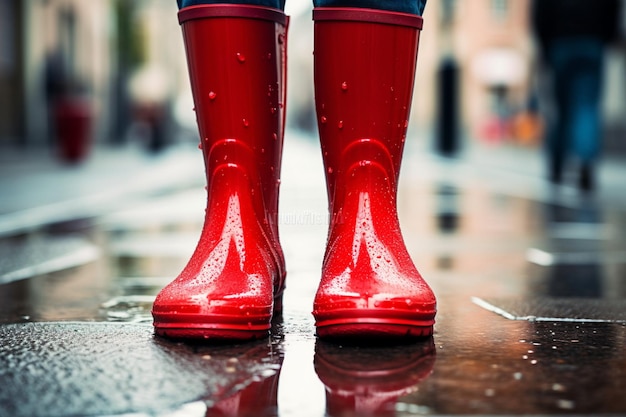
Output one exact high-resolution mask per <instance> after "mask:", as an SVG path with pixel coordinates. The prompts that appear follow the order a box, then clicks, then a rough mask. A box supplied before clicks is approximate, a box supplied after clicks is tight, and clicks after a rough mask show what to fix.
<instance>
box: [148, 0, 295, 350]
mask: <svg viewBox="0 0 626 417" xmlns="http://www.w3.org/2000/svg"><path fill="white" fill-rule="evenodd" d="M179 19H180V21H181V24H182V28H183V35H184V40H185V46H186V52H187V61H188V67H189V73H190V78H191V88H192V92H193V97H194V103H195V110H196V115H197V120H198V127H199V131H200V138H201V143H200V148H201V149H202V152H203V155H204V162H205V168H206V177H207V183H208V200H207V210H206V217H205V222H204V227H203V230H202V234H201V236H200V241H199V242H198V245H197V247H196V250H195V252H194V253H193V255H192V257H191V259H190V260H189V262H188V264H187V266H186V267H185V268H184V269H183V271H182V272H181V273H180V275H179V276H178V277H177V278H176V279H175V280H174V281H173V282H172V283H170V284H169V285H168V286H166V287H165V288H164V289H163V290H162V291H161V292H160V293H159V294H158V296H157V298H156V300H155V302H154V305H153V309H152V314H153V317H154V326H155V330H156V333H157V334H159V335H162V336H168V337H173V338H179V337H180V338H205V339H233V340H245V339H254V338H260V337H264V336H267V335H268V334H269V329H270V321H271V318H272V316H273V315H274V314H277V313H279V312H280V311H281V309H282V293H283V288H284V280H285V266H284V260H283V255H282V249H281V246H280V243H279V240H278V228H277V206H278V202H277V201H278V189H279V184H280V179H279V178H280V162H281V153H282V138H283V123H284V116H283V112H284V100H285V95H284V80H283V75H284V74H283V65H284V62H285V51H286V49H285V48H286V44H285V36H286V23H287V19H286V17H285V15H284V14H283V13H282V12H281V11H279V10H275V9H268V8H263V7H258V6H243V5H200V6H191V7H188V8H184V9H182V10H181V11H180V12H179Z"/></svg>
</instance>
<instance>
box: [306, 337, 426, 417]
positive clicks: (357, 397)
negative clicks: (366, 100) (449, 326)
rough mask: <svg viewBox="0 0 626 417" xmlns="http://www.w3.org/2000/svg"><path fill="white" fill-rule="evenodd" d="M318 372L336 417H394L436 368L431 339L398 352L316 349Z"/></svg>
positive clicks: (320, 344)
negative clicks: (403, 401) (401, 403)
mask: <svg viewBox="0 0 626 417" xmlns="http://www.w3.org/2000/svg"><path fill="white" fill-rule="evenodd" d="M314 364H315V372H316V373H317V375H318V377H319V378H320V380H321V381H322V382H323V383H324V386H325V387H326V412H327V414H328V415H332V416H362V415H376V416H387V415H388V416H395V415H396V407H395V405H396V402H397V400H398V399H399V398H400V397H402V396H404V395H407V394H410V393H411V392H413V391H414V390H415V388H416V387H417V385H418V384H419V383H420V382H422V381H423V380H424V379H425V378H427V377H428V376H429V375H430V374H431V373H432V371H433V367H434V365H435V345H434V341H433V339H432V337H431V338H428V339H426V340H424V341H421V342H420V343H417V344H414V345H402V346H394V347H367V348H363V347H355V346H339V345H335V344H332V343H328V342H324V341H321V340H320V341H318V342H317V343H316V344H315V358H314Z"/></svg>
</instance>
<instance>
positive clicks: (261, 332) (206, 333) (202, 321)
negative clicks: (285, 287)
mask: <svg viewBox="0 0 626 417" xmlns="http://www.w3.org/2000/svg"><path fill="white" fill-rule="evenodd" d="M282 308H283V297H282V292H281V294H279V295H278V296H277V297H276V298H275V299H274V314H273V316H272V315H270V314H269V313H268V314H267V315H256V316H255V317H242V316H227V315H198V314H179V313H154V312H153V317H154V323H153V325H154V332H155V333H156V334H157V335H158V336H161V337H166V338H169V339H188V340H191V339H195V340H207V341H208V340H212V341H223V342H228V341H233V342H237V341H252V340H257V339H264V338H266V337H268V336H269V334H270V328H271V321H272V319H273V318H276V317H278V316H280V315H282ZM244 318H245V319H247V320H244Z"/></svg>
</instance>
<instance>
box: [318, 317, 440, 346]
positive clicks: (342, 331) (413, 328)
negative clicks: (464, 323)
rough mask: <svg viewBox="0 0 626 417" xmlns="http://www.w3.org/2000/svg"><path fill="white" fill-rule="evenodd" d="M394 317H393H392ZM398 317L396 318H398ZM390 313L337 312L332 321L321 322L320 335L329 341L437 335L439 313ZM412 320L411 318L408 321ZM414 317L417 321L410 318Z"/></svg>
mask: <svg viewBox="0 0 626 417" xmlns="http://www.w3.org/2000/svg"><path fill="white" fill-rule="evenodd" d="M390 313H391V314H390ZM394 313H395V314H394ZM399 313H400V312H393V313H392V312H390V311H388V310H380V311H379V310H343V311H340V312H338V311H335V312H333V314H332V316H335V317H340V318H332V317H330V315H329V314H325V316H326V317H325V318H322V317H320V316H321V315H318V317H320V318H318V319H317V321H316V323H315V326H316V330H317V335H318V336H319V337H320V338H326V339H372V340H387V339H394V340H397V339H414V338H421V337H428V336H431V335H432V334H433V328H434V324H435V313H434V312H433V313H421V314H420V317H419V318H418V319H415V313H412V314H411V313H409V312H406V313H405V314H401V313H400V314H399ZM407 316H408V318H407ZM410 316H413V318H410Z"/></svg>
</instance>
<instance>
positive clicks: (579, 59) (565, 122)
mask: <svg viewBox="0 0 626 417" xmlns="http://www.w3.org/2000/svg"><path fill="white" fill-rule="evenodd" d="M619 19H620V0H601V1H595V2H589V1H587V0H534V2H533V4H532V24H533V28H534V31H535V33H536V36H537V40H538V43H539V48H540V57H541V59H542V61H543V63H544V64H545V66H546V68H547V71H548V72H549V75H550V76H551V87H552V88H551V96H552V99H553V103H554V107H555V114H554V120H552V123H551V124H550V126H549V128H548V129H547V137H546V150H547V154H548V170H549V178H550V180H551V181H552V182H553V183H560V182H561V181H562V180H563V173H564V171H565V169H566V163H567V160H568V158H569V157H570V156H571V154H573V155H574V157H575V158H576V159H577V160H578V163H579V177H578V186H579V188H580V189H582V190H585V191H587V190H591V189H593V187H594V171H595V169H594V168H595V165H596V163H597V159H598V156H599V153H600V149H601V140H602V116H601V102H602V78H603V77H602V75H603V66H604V55H605V51H606V48H607V45H609V44H610V43H611V42H612V41H613V40H614V39H616V38H617V35H618V32H619Z"/></svg>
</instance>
